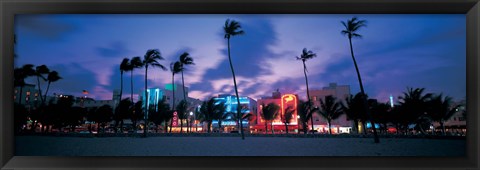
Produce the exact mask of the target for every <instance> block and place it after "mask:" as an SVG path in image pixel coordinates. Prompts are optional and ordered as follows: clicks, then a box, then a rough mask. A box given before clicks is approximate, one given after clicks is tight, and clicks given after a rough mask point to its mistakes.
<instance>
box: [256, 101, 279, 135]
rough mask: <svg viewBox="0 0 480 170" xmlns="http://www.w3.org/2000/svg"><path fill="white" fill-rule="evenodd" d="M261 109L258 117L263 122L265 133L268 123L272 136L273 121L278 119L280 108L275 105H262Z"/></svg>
mask: <svg viewBox="0 0 480 170" xmlns="http://www.w3.org/2000/svg"><path fill="white" fill-rule="evenodd" d="M261 109H262V112H261V113H260V116H261V117H262V119H263V120H264V121H265V133H267V130H268V128H267V122H270V126H271V129H272V134H273V133H274V130H273V120H275V119H276V118H277V117H278V115H279V110H280V106H278V105H277V104H275V103H269V104H267V105H265V104H263V103H262V104H261Z"/></svg>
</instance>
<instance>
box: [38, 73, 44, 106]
mask: <svg viewBox="0 0 480 170" xmlns="http://www.w3.org/2000/svg"><path fill="white" fill-rule="evenodd" d="M37 85H38V94H39V96H40V100H41V101H40V102H42V103H43V98H42V88H41V87H40V77H39V76H37Z"/></svg>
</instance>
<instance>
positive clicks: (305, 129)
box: [302, 120, 307, 135]
mask: <svg viewBox="0 0 480 170" xmlns="http://www.w3.org/2000/svg"><path fill="white" fill-rule="evenodd" d="M302 125H303V134H304V135H306V134H307V123H305V121H303V120H302Z"/></svg>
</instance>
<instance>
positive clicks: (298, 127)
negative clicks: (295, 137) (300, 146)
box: [297, 115, 300, 134]
mask: <svg viewBox="0 0 480 170" xmlns="http://www.w3.org/2000/svg"><path fill="white" fill-rule="evenodd" d="M297 133H298V134H300V115H297Z"/></svg>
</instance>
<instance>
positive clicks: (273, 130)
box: [270, 120, 275, 135]
mask: <svg viewBox="0 0 480 170" xmlns="http://www.w3.org/2000/svg"><path fill="white" fill-rule="evenodd" d="M270 127H271V128H272V135H273V134H275V129H273V120H272V121H270Z"/></svg>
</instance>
